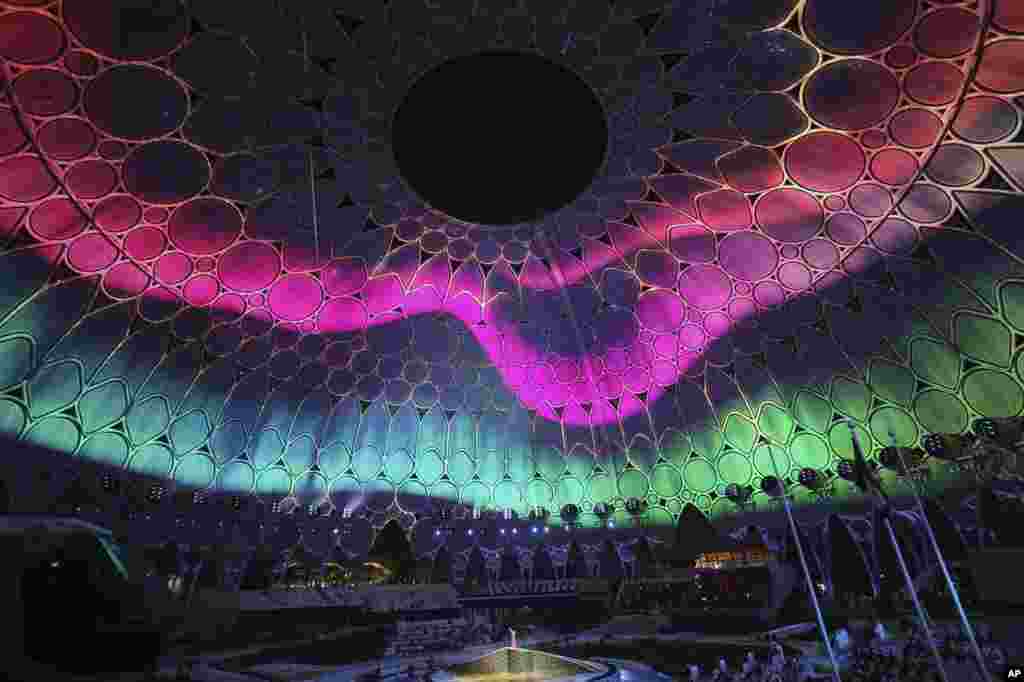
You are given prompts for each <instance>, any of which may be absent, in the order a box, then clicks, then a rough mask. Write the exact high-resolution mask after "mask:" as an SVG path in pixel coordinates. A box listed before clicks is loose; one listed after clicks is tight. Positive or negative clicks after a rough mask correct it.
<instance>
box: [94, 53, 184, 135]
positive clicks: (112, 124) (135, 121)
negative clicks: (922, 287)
mask: <svg viewBox="0 0 1024 682" xmlns="http://www.w3.org/2000/svg"><path fill="white" fill-rule="evenodd" d="M129 94H130V95H129ZM127 96H130V97H131V106H125V97H127ZM83 104H84V106H85V112H86V114H87V115H88V116H89V119H90V120H91V121H92V122H93V124H95V125H96V127H97V128H99V129H100V130H102V131H104V132H106V133H109V134H110V135H113V136H114V137H120V138H124V139H128V140H148V139H152V138H154V137H161V136H163V135H166V134H167V133H169V132H171V131H172V130H175V129H176V128H177V127H178V126H180V125H181V123H182V121H184V120H185V116H186V114H187V113H188V96H187V95H186V94H185V89H184V88H183V87H182V86H181V84H180V83H178V81H176V80H174V79H173V78H171V77H170V76H168V75H167V73H165V72H164V71H162V70H160V69H157V68H154V67H151V66H143V65H141V64H129V65H125V66H115V67H113V68H111V69H107V70H106V71H104V72H103V73H101V74H100V75H99V76H97V77H96V78H95V79H93V80H92V81H91V82H90V83H89V86H88V87H87V88H86V90H85V96H84V97H83Z"/></svg>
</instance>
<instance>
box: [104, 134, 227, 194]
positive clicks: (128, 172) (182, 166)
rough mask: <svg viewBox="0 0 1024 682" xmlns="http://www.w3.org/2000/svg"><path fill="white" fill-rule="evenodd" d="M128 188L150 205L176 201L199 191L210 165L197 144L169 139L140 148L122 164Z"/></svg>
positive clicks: (208, 172)
mask: <svg viewBox="0 0 1024 682" xmlns="http://www.w3.org/2000/svg"><path fill="white" fill-rule="evenodd" d="M121 172H122V174H123V176H124V184H125V188H126V189H127V190H128V191H129V192H130V193H131V194H133V195H135V196H136V197H138V198H139V199H142V200H143V201H146V202H149V203H151V204H176V203H178V202H181V201H185V200H186V199H190V198H192V197H193V196H195V195H196V194H199V192H201V191H202V190H203V188H204V187H206V184H207V182H209V180H210V164H209V163H207V161H206V158H205V157H204V156H203V155H202V153H201V152H200V151H199V150H197V149H196V148H195V147H192V146H190V145H187V144H185V143H183V142H176V141H173V140H166V141H160V142H150V143H148V144H144V145H142V146H141V147H137V148H136V149H134V150H133V151H132V153H131V154H129V155H128V158H127V159H125V161H124V165H123V167H122V171H121Z"/></svg>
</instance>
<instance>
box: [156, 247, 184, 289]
mask: <svg viewBox="0 0 1024 682" xmlns="http://www.w3.org/2000/svg"><path fill="white" fill-rule="evenodd" d="M191 274H192V259H191V258H189V257H188V256H186V255H185V254H183V253H181V252H180V251H174V252H172V253H165V254H164V255H163V256H161V257H160V260H158V261H157V262H156V276H157V279H159V280H160V281H161V282H163V283H164V284H178V283H179V282H184V281H185V279H187V278H188V276H189V275H191Z"/></svg>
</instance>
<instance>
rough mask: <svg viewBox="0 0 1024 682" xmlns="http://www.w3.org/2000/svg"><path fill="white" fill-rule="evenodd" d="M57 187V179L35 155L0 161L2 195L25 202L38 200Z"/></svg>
mask: <svg viewBox="0 0 1024 682" xmlns="http://www.w3.org/2000/svg"><path fill="white" fill-rule="evenodd" d="M56 187H57V180H56V179H55V178H54V177H53V175H52V174H51V173H50V170H49V169H48V168H47V167H46V164H44V163H43V162H42V161H40V160H39V159H38V158H36V157H35V156H29V155H27V154H26V155H22V156H12V157H10V158H7V159H3V160H2V161H0V197H3V198H4V199H10V200H11V201H20V202H24V203H28V202H32V201H38V200H39V199H42V198H43V197H45V196H46V195H47V194H49V193H50V192H52V191H53V190H54V189H56Z"/></svg>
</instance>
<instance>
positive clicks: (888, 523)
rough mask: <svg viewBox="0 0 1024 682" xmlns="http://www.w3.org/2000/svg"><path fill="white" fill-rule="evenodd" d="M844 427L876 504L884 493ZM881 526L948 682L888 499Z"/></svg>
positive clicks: (849, 423)
mask: <svg viewBox="0 0 1024 682" xmlns="http://www.w3.org/2000/svg"><path fill="white" fill-rule="evenodd" d="M846 426H847V427H849V429H850V440H851V441H853V451H854V456H855V457H856V458H857V459H858V460H859V462H860V463H859V464H858V468H860V469H861V471H862V472H864V474H865V475H863V476H862V477H863V478H864V479H865V480H864V483H865V484H866V486H865V487H870V488H871V490H870V491H866V492H870V493H873V494H872V495H871V500H872V504H877V503H878V501H879V500H878V497H879V496H881V497H883V498H884V497H885V492H884V491H883V490H882V486H881V483H880V482H875V485H874V486H872V485H870V483H868V478H869V476H868V475H866V472H867V462H866V461H865V460H864V453H863V452H862V451H861V449H860V444H859V443H858V442H857V434H856V432H855V431H854V430H853V422H851V421H849V420H846ZM879 511H880V514H879V516H880V517H881V520H882V524H883V525H884V526H885V529H886V531H887V532H888V534H889V540H890V541H891V542H892V549H893V552H895V553H896V561H897V563H899V565H900V572H901V573H903V581H904V582H905V583H906V584H907V591H908V592H909V593H910V599H911V601H912V602H913V604H914V610H915V611H916V612H917V617H918V618H919V619H920V620H921V628H922V629H923V630H924V634H925V637H927V638H928V647H929V648H930V649H931V650H932V657H933V658H934V659H935V664H936V665H937V666H938V667H939V675H940V676H941V677H942V680H943V682H949V676H948V675H947V674H946V664H945V662H944V661H943V660H942V654H940V653H939V646H938V644H936V643H935V638H934V637H933V636H932V629H931V627H930V626H929V625H928V616H927V615H926V614H925V612H924V607H923V606H921V601H920V600H919V599H918V598H917V590H915V589H914V580H913V579H912V578H911V577H910V571H909V570H907V562H906V560H905V559H904V558H903V550H902V549H900V543H899V540H898V539H897V538H896V531H895V530H894V529H893V527H892V519H891V518H890V513H891V506H890V504H889V501H888V499H886V500H885V502H884V504H882V506H881V509H880V510H879Z"/></svg>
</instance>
